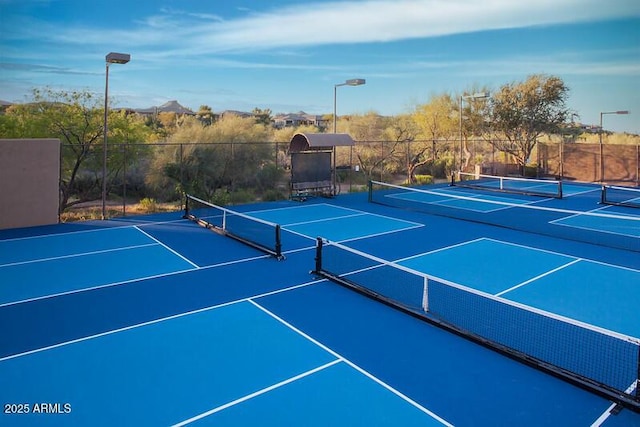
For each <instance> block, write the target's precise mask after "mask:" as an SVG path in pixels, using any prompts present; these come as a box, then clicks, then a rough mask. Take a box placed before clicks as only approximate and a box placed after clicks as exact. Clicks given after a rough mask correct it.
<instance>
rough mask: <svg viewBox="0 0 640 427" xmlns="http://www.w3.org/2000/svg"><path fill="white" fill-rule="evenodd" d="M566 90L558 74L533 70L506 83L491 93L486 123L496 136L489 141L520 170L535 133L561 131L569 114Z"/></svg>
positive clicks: (537, 135)
mask: <svg viewBox="0 0 640 427" xmlns="http://www.w3.org/2000/svg"><path fill="white" fill-rule="evenodd" d="M568 93H569V88H568V87H567V86H566V85H565V84H564V82H563V81H562V79H560V78H559V77H555V76H546V75H539V74H537V75H532V76H529V77H528V78H527V80H526V81H524V82H520V83H509V84H506V85H504V86H502V87H501V88H500V90H499V91H498V92H497V93H495V94H494V95H493V96H492V98H491V102H490V121H489V123H488V125H489V126H490V127H491V130H492V131H493V132H494V133H496V134H497V136H498V137H499V138H500V139H499V140H497V141H493V144H494V146H495V147H496V148H497V149H498V150H500V151H503V152H505V153H508V154H510V155H511V156H513V158H514V159H515V161H516V163H517V164H518V165H519V166H521V167H522V168H523V174H524V167H525V165H526V164H527V161H528V160H529V157H530V155H531V152H532V151H533V149H534V147H535V145H536V143H537V140H538V137H540V136H541V135H542V134H545V133H546V134H559V133H561V129H562V125H563V123H565V122H566V120H567V116H568V115H569V110H568V109H567V107H566V105H565V102H566V99H567V96H568Z"/></svg>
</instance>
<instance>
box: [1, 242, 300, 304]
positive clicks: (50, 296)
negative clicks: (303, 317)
mask: <svg viewBox="0 0 640 427" xmlns="http://www.w3.org/2000/svg"><path fill="white" fill-rule="evenodd" d="M291 252H293V251H291ZM263 258H264V259H266V258H271V255H260V256H256V257H252V258H243V259H239V260H234V261H226V262H221V263H219V264H212V265H207V266H204V267H199V268H188V269H185V270H178V271H171V272H169V273H162V274H155V275H152V276H144V277H136V278H133V279H128V280H123V281H121V282H114V283H107V284H104V285H97V286H91V287H88V288H81V289H73V290H70V291H66V292H59V293H57V294H50V295H43V296H40V297H34V298H28V299H24V300H20V301H11V302H7V303H3V304H0V308H2V307H6V306H9V305H16V304H22V303H26V302H32V301H37V300H41V299H48V298H55V297H59V296H64V295H71V294H76V293H80V292H89V291H94V290H96V289H102V288H109V287H112V286H121V285H127V284H130V283H136V282H142V281H145V280H152V279H159V278H161V277H168V276H175V275H177V274H183V273H189V272H192V271H198V270H207V269H211V268H217V267H224V266H227V265H232V264H240V263H243V262H250V261H255V260H258V259H263Z"/></svg>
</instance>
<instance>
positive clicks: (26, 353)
mask: <svg viewBox="0 0 640 427" xmlns="http://www.w3.org/2000/svg"><path fill="white" fill-rule="evenodd" d="M326 281H327V280H326V279H318V280H312V281H310V282H305V283H301V284H299V285H294V286H289V287H287V288H284V289H276V290H273V291H269V292H264V293H261V294H257V295H253V296H250V297H246V298H240V299H236V300H232V301H227V302H223V303H220V304H215V305H211V306H208V307H202V308H199V309H197V310H191V311H187V312H184V313H177V314H173V315H171V316H166V317H161V318H159V319H153V320H148V321H146V322H142V323H136V324H133V325H128V326H123V327H121V328H117V329H111V330H108V331H104V332H100V333H99V334H93V335H89V336H86V337H80V338H76V339H73V340H69V341H64V342H61V343H57V344H52V345H48V346H45V347H39V348H34V349H32V350H28V351H25V352H22V353H16V354H11V355H9V356H4V357H0V363H2V362H4V361H6V360H10V359H15V358H18V357H24V356H28V355H30V354H35V353H40V352H44V351H48V350H52V349H55V348H58V347H64V346H66V345H71V344H76V343H79V342H83V341H88V340H91V339H95V338H100V337H103V336H107V335H113V334H116V333H120V332H125V331H128V330H130V329H135V328H140V327H144V326H147V325H153V324H155V323H160V322H165V321H169V320H173V319H177V318H180V317H183V316H190V315H194V314H198V313H202V312H205V311H209V310H215V309H217V308H222V307H226V306H229V305H233V304H238V303H242V302H247V301H249V300H250V299H252V298H263V297H267V296H270V295H275V294H279V293H281V292H289V291H293V290H296V289H298V288H304V287H307V286H312V285H315V284H318V283H321V282H326Z"/></svg>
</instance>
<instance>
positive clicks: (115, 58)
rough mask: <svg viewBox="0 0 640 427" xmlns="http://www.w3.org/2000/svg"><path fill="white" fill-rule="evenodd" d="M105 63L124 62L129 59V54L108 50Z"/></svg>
mask: <svg viewBox="0 0 640 427" xmlns="http://www.w3.org/2000/svg"><path fill="white" fill-rule="evenodd" d="M106 60H107V64H126V63H127V62H129V61H130V60H131V55H129V54H128V53H117V52H110V53H108V54H107V57H106Z"/></svg>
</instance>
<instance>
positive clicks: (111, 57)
mask: <svg viewBox="0 0 640 427" xmlns="http://www.w3.org/2000/svg"><path fill="white" fill-rule="evenodd" d="M130 60H131V55H129V54H128V53H116V52H110V53H108V54H107V56H106V63H107V66H106V72H105V84H104V142H103V143H102V219H103V220H104V219H106V218H107V133H108V132H109V128H108V123H107V122H108V120H107V117H108V114H109V64H126V63H127V62H129V61H130Z"/></svg>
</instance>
